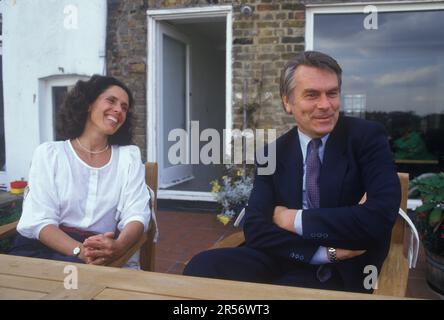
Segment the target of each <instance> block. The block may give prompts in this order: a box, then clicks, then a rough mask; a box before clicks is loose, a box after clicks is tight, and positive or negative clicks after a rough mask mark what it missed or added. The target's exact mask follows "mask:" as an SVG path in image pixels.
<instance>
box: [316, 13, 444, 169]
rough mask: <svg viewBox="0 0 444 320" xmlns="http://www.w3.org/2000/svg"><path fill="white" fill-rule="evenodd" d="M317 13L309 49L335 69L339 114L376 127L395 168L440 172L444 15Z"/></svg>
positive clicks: (442, 154)
mask: <svg viewBox="0 0 444 320" xmlns="http://www.w3.org/2000/svg"><path fill="white" fill-rule="evenodd" d="M366 16H367V15H364V14H362V13H359V14H358V13H354V14H317V15H315V20H314V21H315V22H314V48H315V50H319V51H322V52H326V53H328V54H330V55H332V56H333V57H335V58H336V59H337V60H338V62H339V64H340V65H341V66H342V68H343V87H342V112H343V113H344V114H348V115H352V116H359V117H363V118H366V119H370V120H376V121H379V122H382V123H383V124H384V126H385V127H386V128H387V131H388V133H389V135H390V143H391V146H392V150H393V152H394V155H395V159H396V161H397V164H398V170H399V171H408V172H410V173H411V174H412V175H417V174H419V173H422V172H430V171H437V170H442V169H443V158H444V139H442V137H443V136H444V95H442V92H443V90H444V11H415V12H412V11H410V12H385V13H381V12H379V13H378V29H371V30H366V29H365V28H364V23H363V22H364V19H365V17H366Z"/></svg>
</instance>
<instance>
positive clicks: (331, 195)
mask: <svg viewBox="0 0 444 320" xmlns="http://www.w3.org/2000/svg"><path fill="white" fill-rule="evenodd" d="M346 148H347V132H346V128H345V123H344V121H343V119H342V117H340V118H339V120H338V123H337V124H336V127H335V129H334V130H333V131H332V133H331V134H330V137H329V138H328V140H327V144H326V145H325V151H324V159H323V161H322V168H321V176H320V181H319V183H320V193H321V203H320V206H321V208H333V207H337V206H338V205H339V200H340V199H339V197H340V194H341V190H342V183H343V181H344V176H345V173H346V171H347V166H348V159H347V155H346ZM338 182H339V183H338Z"/></svg>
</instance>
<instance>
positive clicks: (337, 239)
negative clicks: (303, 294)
mask: <svg viewBox="0 0 444 320" xmlns="http://www.w3.org/2000/svg"><path fill="white" fill-rule="evenodd" d="M274 143H275V146H276V155H277V159H276V171H275V172H274V174H272V175H268V176H265V175H262V176H261V175H257V174H256V177H255V182H254V187H253V191H252V193H251V196H250V200H249V202H248V206H247V209H246V215H245V223H244V232H245V238H246V245H247V246H249V247H252V248H256V249H260V250H262V251H264V252H267V253H269V254H270V255H273V256H275V257H277V258H278V259H286V260H293V261H294V262H295V265H297V264H298V263H309V262H310V260H311V258H312V257H313V255H314V253H315V252H316V250H317V249H318V247H319V246H325V247H335V248H344V249H353V250H358V249H362V250H367V251H366V253H365V254H363V255H361V256H358V257H355V258H352V259H348V260H344V261H341V262H338V263H336V264H335V265H334V267H335V268H337V270H338V271H339V273H340V275H341V277H342V279H343V281H344V284H345V290H350V291H361V292H366V290H365V289H364V287H363V279H364V278H365V276H366V275H367V274H364V267H365V266H366V265H374V266H376V267H377V268H378V271H380V268H381V266H382V263H383V261H384V259H385V257H386V256H387V253H388V250H389V245H390V237H391V230H392V227H393V225H394V222H395V219H396V216H397V212H398V208H399V204H400V200H401V192H400V183H399V179H398V177H397V174H396V169H395V166H394V162H393V159H392V154H391V151H390V147H389V144H388V140H387V136H386V133H385V130H384V128H383V127H382V126H381V125H380V124H378V123H375V122H370V121H366V120H362V119H358V118H348V117H339V120H338V123H337V125H336V127H335V128H334V130H333V131H332V132H331V134H330V136H329V138H328V140H327V143H326V145H325V151H324V158H323V162H322V169H321V175H320V208H318V209H308V210H304V213H303V215H302V227H303V236H299V235H296V234H295V233H291V232H288V231H286V230H284V229H281V228H279V227H278V226H277V225H275V224H274V223H273V220H272V217H273V210H274V208H275V206H278V205H281V206H285V207H288V208H291V209H302V179H303V163H302V152H301V147H300V143H299V136H298V132H297V128H296V127H295V128H293V129H292V130H290V131H288V132H287V133H286V134H284V135H283V136H281V137H279V138H278V139H277V140H276V141H275V142H274ZM268 149H270V148H269V146H268V147H267V148H266V150H268ZM266 152H267V151H266ZM264 166H266V165H264ZM365 192H367V201H366V202H365V204H363V205H358V202H359V200H360V199H361V198H362V196H363V195H364V193H365ZM370 292H371V290H370Z"/></svg>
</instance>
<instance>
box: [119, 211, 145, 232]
mask: <svg viewBox="0 0 444 320" xmlns="http://www.w3.org/2000/svg"><path fill="white" fill-rule="evenodd" d="M150 217H151V216H150ZM150 217H148V221H147V218H146V216H143V215H135V216H132V217H129V218H127V219H125V220H123V221H120V222H119V224H118V225H117V229H119V231H122V230H123V229H124V228H125V227H126V225H127V224H128V223H130V222H132V221H138V222H140V223H141V224H142V225H143V232H144V233H145V232H146V231H147V230H148V223H149V220H150Z"/></svg>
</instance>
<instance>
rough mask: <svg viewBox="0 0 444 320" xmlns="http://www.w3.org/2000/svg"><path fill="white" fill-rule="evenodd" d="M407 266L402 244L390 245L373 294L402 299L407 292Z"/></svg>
mask: <svg viewBox="0 0 444 320" xmlns="http://www.w3.org/2000/svg"><path fill="white" fill-rule="evenodd" d="M408 276H409V264H408V261H407V258H406V257H405V255H404V246H403V244H398V243H396V244H392V245H391V247H390V252H389V254H388V255H387V258H386V260H385V261H384V265H383V266H382V269H381V274H380V275H379V278H378V288H377V289H375V290H374V291H373V294H378V295H385V296H397V297H404V296H405V293H406V290H407V282H408Z"/></svg>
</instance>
